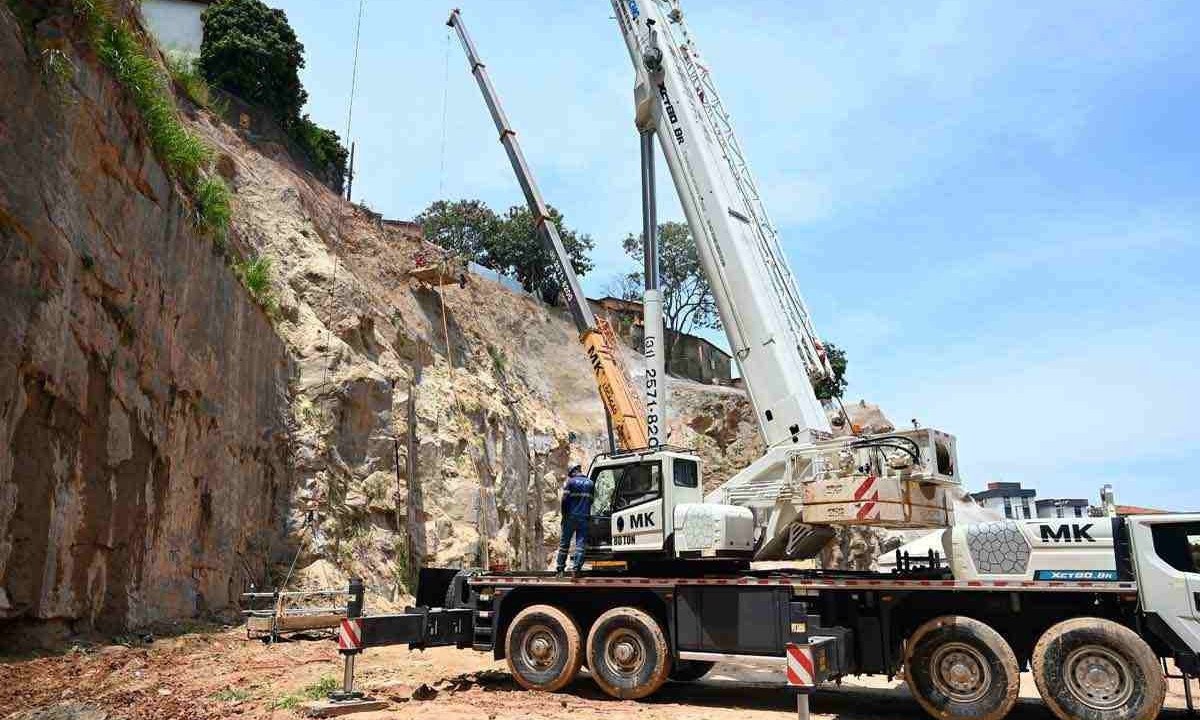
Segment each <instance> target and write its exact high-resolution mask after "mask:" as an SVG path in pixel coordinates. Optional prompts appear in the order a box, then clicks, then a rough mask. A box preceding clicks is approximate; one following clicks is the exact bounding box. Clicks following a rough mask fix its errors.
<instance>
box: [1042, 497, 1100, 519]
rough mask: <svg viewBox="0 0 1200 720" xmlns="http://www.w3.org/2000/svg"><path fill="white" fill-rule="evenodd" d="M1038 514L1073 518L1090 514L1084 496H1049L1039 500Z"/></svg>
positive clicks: (1048, 516)
mask: <svg viewBox="0 0 1200 720" xmlns="http://www.w3.org/2000/svg"><path fill="white" fill-rule="evenodd" d="M1035 505H1036V506H1037V516H1038V517H1040V518H1072V517H1077V518H1081V517H1087V516H1088V505H1089V503H1088V501H1087V500H1084V499H1083V498H1057V499H1056V498H1048V499H1046V500H1038V501H1037V502H1036V503H1035Z"/></svg>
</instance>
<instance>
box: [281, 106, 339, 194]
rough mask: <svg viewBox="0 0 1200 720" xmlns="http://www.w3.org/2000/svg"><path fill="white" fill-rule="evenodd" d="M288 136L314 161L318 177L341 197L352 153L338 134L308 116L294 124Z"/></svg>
mask: <svg viewBox="0 0 1200 720" xmlns="http://www.w3.org/2000/svg"><path fill="white" fill-rule="evenodd" d="M288 134H289V135H290V136H291V138H292V140H295V141H296V144H297V145H299V146H300V149H301V150H303V151H304V154H305V155H307V156H308V159H309V160H310V161H312V164H313V167H315V168H316V171H317V175H318V176H319V177H320V178H321V179H322V180H324V181H325V182H327V183H328V184H329V186H330V187H331V188H332V189H333V190H334V191H335V192H337V193H338V194H339V195H340V194H341V193H343V192H345V190H346V166H347V164H348V163H349V161H350V153H349V152H347V151H346V148H345V146H343V145H342V139H341V138H340V137H339V136H338V134H337V133H335V132H334V131H332V130H326V129H325V128H323V127H321V126H320V125H317V124H316V123H315V122H313V121H312V120H311V119H310V118H309V117H308V115H305V116H304V117H302V118H300V119H299V120H296V121H295V122H293V123H292V124H291V127H290V129H289V130H288Z"/></svg>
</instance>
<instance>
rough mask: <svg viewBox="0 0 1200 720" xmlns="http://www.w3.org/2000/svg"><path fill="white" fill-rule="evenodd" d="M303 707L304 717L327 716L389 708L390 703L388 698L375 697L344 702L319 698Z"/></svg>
mask: <svg viewBox="0 0 1200 720" xmlns="http://www.w3.org/2000/svg"><path fill="white" fill-rule="evenodd" d="M303 708H304V717H310V718H327V717H338V716H340V715H350V714H351V713H358V712H374V711H375V710H387V708H388V703H387V701H386V700H376V699H374V698H363V699H361V700H346V701H342V702H338V701H334V700H318V701H317V702H310V703H306V704H305V705H304V706H303Z"/></svg>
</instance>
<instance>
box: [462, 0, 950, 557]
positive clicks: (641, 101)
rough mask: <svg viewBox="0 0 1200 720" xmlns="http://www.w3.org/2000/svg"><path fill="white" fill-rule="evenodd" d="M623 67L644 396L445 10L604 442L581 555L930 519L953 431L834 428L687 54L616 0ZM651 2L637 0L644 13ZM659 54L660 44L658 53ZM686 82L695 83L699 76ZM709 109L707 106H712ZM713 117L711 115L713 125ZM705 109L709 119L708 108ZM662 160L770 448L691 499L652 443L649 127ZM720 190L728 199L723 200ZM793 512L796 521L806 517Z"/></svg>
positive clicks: (656, 435)
mask: <svg viewBox="0 0 1200 720" xmlns="http://www.w3.org/2000/svg"><path fill="white" fill-rule="evenodd" d="M614 9H615V10H616V11H617V13H618V17H619V18H620V19H621V23H622V25H621V27H622V32H623V34H624V36H625V39H626V42H627V44H628V46H629V49H630V54H631V57H632V58H634V65H635V68H637V70H638V84H637V90H636V92H635V97H636V100H637V108H636V110H637V112H636V119H637V126H638V130H639V132H640V134H641V149H642V163H643V173H642V181H643V208H644V217H643V224H644V228H643V235H644V241H645V243H646V252H645V257H646V268H645V270H646V303H645V307H646V313H647V317H646V323H645V328H646V340H645V353H646V358H647V370H646V387H645V403H644V404H643V403H641V402H639V399H638V392H637V391H636V390H635V389H634V385H633V383H632V381H631V380H630V379H629V376H628V374H627V372H626V371H625V369H624V367H623V366H622V364H621V362H620V354H619V350H618V347H617V342H616V339H615V337H614V336H613V333H612V331H611V328H609V327H608V325H607V323H605V322H604V321H603V320H601V319H599V318H596V317H595V316H594V315H593V313H592V312H591V309H590V307H589V306H588V304H587V301H586V299H585V298H584V297H583V294H582V291H581V290H580V286H579V280H578V278H577V277H576V275H575V272H574V270H573V268H572V265H571V262H570V258H569V256H568V255H567V253H566V251H565V249H564V248H563V245H562V241H561V239H560V237H559V234H558V229H557V228H556V227H555V225H554V223H553V221H552V220H551V219H550V217H549V213H548V210H547V208H546V204H545V201H544V200H543V198H542V196H541V192H540V190H539V189H538V186H537V182H536V181H535V180H534V178H533V174H532V172H531V171H530V169H529V166H528V163H527V161H526V159H525V157H524V154H523V152H522V150H521V146H520V143H519V141H518V139H517V134H516V132H515V131H514V130H513V129H512V127H511V125H510V123H509V121H508V118H507V116H506V114H505V112H504V109H503V107H502V105H501V103H500V99H499V96H498V94H497V93H496V91H495V88H494V87H493V85H492V82H491V79H490V77H489V75H488V72H487V67H486V65H485V64H484V63H483V61H482V59H481V58H480V56H479V53H478V50H477V49H476V48H475V45H474V42H473V41H472V40H471V37H470V34H469V33H468V32H467V30H466V27H465V26H464V24H463V22H462V20H461V16H460V14H459V13H458V12H457V11H455V12H453V13H451V16H450V20H449V21H448V24H449V25H450V27H452V28H454V30H455V31H456V33H457V34H458V38H459V41H460V42H461V44H462V47H463V50H464V52H465V53H466V56H467V62H468V65H469V67H470V70H471V73H472V75H473V76H474V77H475V79H476V82H477V84H478V85H479V89H480V91H481V93H482V94H483V98H484V101H485V103H486V105H487V108H488V110H489V112H490V114H491V116H492V119H493V121H494V123H495V125H496V130H497V133H498V134H499V139H500V142H501V143H502V144H503V146H504V149H505V152H506V153H507V155H508V158H509V160H510V162H511V165H512V168H513V171H514V173H515V174H516V177H517V181H518V183H519V185H520V187H521V190H522V192H523V193H524V195H525V199H526V202H527V203H528V206H529V209H530V212H531V213H532V215H533V217H534V219H535V222H536V223H537V228H538V232H539V235H540V236H541V239H542V242H543V244H544V246H545V247H546V249H547V251H548V253H549V254H550V256H551V257H552V258H554V260H555V265H556V269H557V271H558V274H559V276H560V277H561V278H562V280H563V286H564V293H563V294H564V299H565V302H566V305H567V307H568V308H569V309H570V312H571V315H572V318H573V319H574V322H575V325H576V328H577V329H578V330H579V332H580V339H581V340H582V341H583V344H584V346H585V349H586V351H587V355H588V358H589V361H590V362H591V364H592V367H593V370H594V372H595V376H596V380H597V385H598V387H599V390H600V396H601V398H602V400H603V402H604V405H605V409H606V414H607V416H608V420H609V422H610V427H613V428H614V429H615V430H616V436H617V439H618V440H619V445H620V451H619V452H617V451H616V448H613V450H614V452H611V453H608V454H604V455H601V456H599V457H597V458H595V459H594V461H593V463H592V467H591V468H590V470H589V472H590V475H591V477H592V479H593V480H594V481H595V484H596V488H597V498H596V502H595V503H594V505H593V510H594V512H593V518H592V521H591V528H590V530H591V531H590V532H589V548H588V556H589V558H591V559H593V560H600V559H617V560H624V561H626V562H627V563H629V564H631V565H637V566H645V565H646V564H647V563H662V562H663V561H678V560H688V559H697V560H703V561H715V560H723V561H729V560H732V561H742V562H743V564H744V561H746V560H749V559H751V558H757V559H780V558H795V557H799V556H803V555H811V554H812V553H813V552H815V551H816V550H818V549H819V548H820V547H821V545H823V544H824V542H825V541H826V540H828V538H829V531H828V528H829V527H830V526H833V525H841V524H867V523H869V524H876V525H888V526H892V527H945V526H946V525H947V524H949V522H950V503H949V499H948V496H947V494H946V491H945V489H946V488H947V487H952V486H955V485H957V484H958V476H957V472H956V468H955V465H956V462H955V458H954V456H953V450H954V440H953V437H951V436H949V435H946V434H944V433H940V432H937V431H932V430H923V431H916V432H907V433H895V434H889V435H884V436H877V437H865V438H859V437H854V438H850V439H839V440H834V439H832V435H831V433H830V427H829V422H828V420H827V419H826V417H825V411H824V409H823V407H822V406H821V403H820V402H819V401H818V400H817V398H816V395H815V393H814V391H813V386H812V378H815V377H817V376H820V375H821V374H824V373H827V372H829V368H828V362H827V360H826V359H825V355H824V350H823V347H822V345H821V342H820V340H819V339H818V338H817V336H816V333H815V331H814V330H813V327H812V321H811V319H810V318H809V314H808V311H807V309H806V308H805V306H804V302H803V300H802V299H801V298H800V293H799V291H798V290H797V288H796V285H795V280H794V278H793V276H792V273H791V271H790V269H789V268H788V265H787V260H786V258H784V256H783V252H782V250H781V248H780V246H779V240H778V237H777V234H776V232H775V230H774V228H773V227H772V226H771V224H770V222H769V221H768V220H767V217H766V212H765V210H764V209H763V207H762V204H761V202H758V201H757V197H758V194H757V190H756V189H755V187H754V181H753V179H752V178H751V177H750V174H749V170H748V169H747V168H746V167H745V163H744V162H741V161H737V160H735V159H733V158H734V157H735V155H733V154H731V153H732V152H733V151H736V149H737V140H736V137H735V136H734V135H733V133H732V128H731V126H730V125H729V122H728V117H727V115H725V113H724V111H723V110H721V109H720V106H719V102H720V101H719V97H718V96H717V94H716V90H715V87H713V86H712V84H711V82H709V83H708V84H707V90H693V89H692V85H693V83H695V82H698V81H695V80H693V79H692V78H691V77H689V75H688V74H687V72H692V73H693V74H694V73H695V68H696V67H699V65H698V63H697V62H695V61H693V62H692V65H691V66H690V68H691V69H690V70H687V71H686V72H685V65H684V58H693V56H694V50H693V51H687V47H688V46H681V47H683V48H685V54H684V55H677V54H676V52H675V50H673V48H674V47H675V45H674V44H673V43H660V42H659V39H658V34H657V31H656V30H655V20H654V19H653V18H652V17H650V16H648V15H647V16H646V17H645V22H644V25H642V27H645V29H646V31H645V32H639V31H638V30H636V27H637V26H638V23H639V20H640V19H641V17H642V16H641V12H640V11H639V10H638V6H637V4H636V3H635V4H632V5H627V4H625V3H615V4H614ZM649 10H650V8H647V12H649ZM664 48H665V49H664ZM697 87H699V86H697ZM714 107H715V108H716V109H715V110H714V109H713V108H714ZM710 116H711V117H722V118H724V121H723V123H724V124H723V126H722V127H723V128H724V135H721V136H719V137H721V138H723V140H722V142H723V144H721V143H718V142H716V141H714V140H713V138H716V137H718V135H717V133H718V131H719V130H720V128H718V127H717V126H716V125H714V124H713V122H712V121H711V118H710ZM706 118H710V119H706ZM655 134H657V135H658V137H659V139H660V145H661V146H662V148H663V151H664V154H665V155H666V157H667V162H668V165H669V167H670V169H671V174H672V177H673V178H674V180H675V185H676V188H677V190H678V193H679V196H680V198H681V200H682V203H683V206H684V210H685V214H686V215H687V218H688V222H689V225H690V226H691V228H692V231H693V235H694V236H695V238H696V243H697V246H698V248H699V251H700V252H699V254H700V258H701V264H702V267H703V270H704V272H705V274H706V276H707V277H708V279H709V282H710V284H711V285H712V287H713V292H714V296H715V300H716V305H717V307H718V309H719V311H720V314H721V318H722V321H723V324H724V327H725V328H726V332H727V333H728V336H729V341H730V344H731V346H732V347H733V348H734V349H735V355H736V356H737V359H738V364H739V367H740V368H741V370H742V376H743V378H744V379H745V382H746V385H747V388H748V390H749V394H750V398H751V401H752V403H753V405H754V407H755V415H756V417H757V418H758V420H759V427H760V429H761V431H762V433H763V436H764V438H765V439H766V441H767V443H768V445H769V449H768V451H767V452H766V453H765V454H764V456H763V457H762V458H761V459H759V460H758V461H757V462H755V463H753V464H752V465H750V466H749V467H748V468H746V469H745V470H744V471H742V472H741V473H739V474H738V475H737V476H735V477H734V478H733V479H731V480H730V481H729V482H728V483H726V484H725V485H724V486H723V488H722V490H721V491H720V492H719V493H717V494H714V495H713V496H711V497H709V498H708V499H707V501H706V500H705V498H704V497H703V483H702V468H701V466H700V463H699V459H698V458H697V457H696V456H694V455H692V454H690V453H688V452H686V451H682V450H680V449H679V448H671V447H668V446H666V445H664V444H663V442H662V438H661V435H662V427H663V425H664V423H663V422H662V420H663V407H664V403H663V399H664V394H665V390H666V385H665V382H663V380H664V379H665V375H664V372H663V368H662V360H663V359H662V354H661V353H660V352H658V349H659V345H660V343H659V342H658V341H657V340H658V338H660V337H661V324H662V321H661V300H660V295H659V292H658V288H657V258H656V242H655V235H656V234H657V229H656V220H655V211H654V205H655V203H654V164H653V158H654V155H653V146H652V145H653V137H654V136H655ZM735 190H736V192H737V194H736V195H735V194H733V193H734V191H735ZM806 515H807V516H806Z"/></svg>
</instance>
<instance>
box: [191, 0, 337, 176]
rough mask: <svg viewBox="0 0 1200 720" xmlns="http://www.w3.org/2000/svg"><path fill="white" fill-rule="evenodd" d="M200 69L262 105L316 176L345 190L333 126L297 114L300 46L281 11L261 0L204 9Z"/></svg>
mask: <svg viewBox="0 0 1200 720" xmlns="http://www.w3.org/2000/svg"><path fill="white" fill-rule="evenodd" d="M203 18H204V41H203V43H202V44H201V46H200V62H199V65H198V69H199V71H200V73H201V74H202V75H203V76H204V78H205V79H207V80H208V82H209V83H212V85H213V86H215V87H219V88H221V89H222V90H225V91H227V92H230V93H233V94H234V95H236V96H237V97H239V98H241V99H242V100H245V101H246V102H249V103H254V104H256V105H261V106H262V107H264V108H267V109H268V110H270V111H271V113H272V114H273V115H274V116H275V119H276V120H278V122H279V124H280V126H281V127H282V128H283V129H284V131H285V132H287V134H288V136H289V137H290V138H291V139H292V140H293V141H294V142H295V143H296V144H297V145H298V146H300V148H301V149H302V150H303V151H304V154H305V155H307V156H308V159H309V160H310V161H311V162H312V164H313V166H314V167H315V168H316V170H317V171H318V174H319V175H322V176H323V179H324V180H325V181H326V182H328V183H329V184H330V186H332V187H333V189H334V190H335V191H337V192H339V193H341V192H343V191H344V187H345V178H346V163H347V162H348V160H349V153H348V152H347V151H346V148H345V147H344V146H343V145H342V142H341V138H339V137H338V135H337V133H335V132H333V131H332V130H326V129H325V128H322V127H320V126H318V125H317V124H316V123H314V122H313V121H312V119H310V118H309V116H308V115H302V114H301V111H302V110H303V108H304V104H305V103H306V102H307V101H308V92H307V91H306V90H305V89H304V84H303V83H301V82H300V69H301V68H303V67H304V45H303V44H302V43H301V42H300V40H299V39H298V38H297V37H296V32H295V31H294V30H293V29H292V26H291V25H290V24H289V23H288V19H287V15H286V14H285V13H284V12H283V11H282V10H276V9H273V8H269V7H267V6H266V5H265V4H263V3H262V2H260V0H222V1H221V2H219V3H217V4H215V5H212V6H210V7H209V8H208V9H207V10H205V11H204V15H203Z"/></svg>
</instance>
